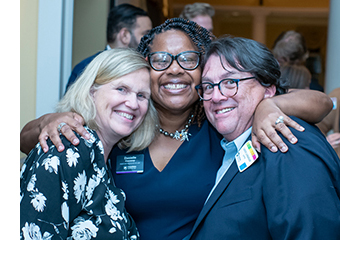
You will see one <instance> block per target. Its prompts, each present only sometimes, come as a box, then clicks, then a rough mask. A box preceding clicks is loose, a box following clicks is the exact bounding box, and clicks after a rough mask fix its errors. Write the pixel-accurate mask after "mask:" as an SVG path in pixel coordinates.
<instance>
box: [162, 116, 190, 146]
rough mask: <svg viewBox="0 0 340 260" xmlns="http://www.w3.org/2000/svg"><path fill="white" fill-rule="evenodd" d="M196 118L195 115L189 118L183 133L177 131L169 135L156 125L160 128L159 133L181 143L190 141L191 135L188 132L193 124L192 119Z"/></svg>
mask: <svg viewBox="0 0 340 260" xmlns="http://www.w3.org/2000/svg"><path fill="white" fill-rule="evenodd" d="M193 117H194V115H193V114H191V115H190V116H189V119H188V121H187V122H186V124H185V126H184V128H183V129H182V130H181V131H178V130H176V132H175V133H169V132H168V131H165V130H164V129H163V128H161V127H159V126H158V125H156V126H157V127H159V132H160V133H161V134H163V135H165V136H169V137H170V138H172V139H176V140H179V141H182V142H183V141H185V140H187V141H189V135H191V134H190V133H189V132H188V131H189V126H190V125H191V123H192V118H193Z"/></svg>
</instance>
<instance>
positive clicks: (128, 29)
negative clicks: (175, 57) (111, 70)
mask: <svg viewBox="0 0 340 260" xmlns="http://www.w3.org/2000/svg"><path fill="white" fill-rule="evenodd" d="M151 29H152V22H151V20H150V18H149V16H148V14H147V12H145V11H144V10H143V9H141V8H139V7H136V6H133V5H130V4H121V5H118V6H116V7H113V8H112V9H111V10H110V13H109V16H108V19H107V27H106V41H107V45H106V47H105V50H110V49H113V48H133V49H136V48H137V46H138V44H139V42H140V39H141V38H142V36H144V35H145V34H147V33H148V32H149V31H150V30H151ZM101 52H102V51H99V52H97V53H96V54H94V55H92V56H90V57H88V58H86V59H84V60H82V61H81V62H79V63H78V64H77V65H76V66H75V67H74V68H73V70H72V73H71V75H70V77H69V80H68V82H67V85H66V91H67V90H68V88H69V86H70V85H72V83H73V82H75V80H76V79H77V78H78V77H79V75H80V74H81V73H82V72H83V71H84V69H85V67H86V66H87V65H88V64H89V63H90V62H91V61H92V60H93V59H94V58H95V57H97V55H99V53H101ZM66 91H65V93H66Z"/></svg>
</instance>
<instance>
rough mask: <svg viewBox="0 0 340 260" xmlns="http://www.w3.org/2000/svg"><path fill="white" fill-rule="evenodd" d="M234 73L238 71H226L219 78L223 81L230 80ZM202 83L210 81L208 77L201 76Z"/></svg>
mask: <svg viewBox="0 0 340 260" xmlns="http://www.w3.org/2000/svg"><path fill="white" fill-rule="evenodd" d="M236 73H238V71H226V72H225V73H223V74H222V76H221V78H223V79H225V78H230V77H232V76H233V75H235V74H236ZM202 81H210V80H209V76H203V77H202Z"/></svg>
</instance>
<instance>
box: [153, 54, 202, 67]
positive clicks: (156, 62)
mask: <svg viewBox="0 0 340 260" xmlns="http://www.w3.org/2000/svg"><path fill="white" fill-rule="evenodd" d="M200 56H201V53H200V52H198V51H183V52H181V53H178V54H177V55H172V54H170V53H168V52H164V51H157V52H152V53H150V54H149V55H148V60H149V63H150V66H151V67H152V68H153V69H154V70H157V71H162V70H166V69H167V68H169V67H170V65H171V64H172V62H173V61H174V60H176V61H177V63H178V65H179V66H180V67H181V68H182V69H185V70H194V69H196V68H197V67H198V65H199V63H200Z"/></svg>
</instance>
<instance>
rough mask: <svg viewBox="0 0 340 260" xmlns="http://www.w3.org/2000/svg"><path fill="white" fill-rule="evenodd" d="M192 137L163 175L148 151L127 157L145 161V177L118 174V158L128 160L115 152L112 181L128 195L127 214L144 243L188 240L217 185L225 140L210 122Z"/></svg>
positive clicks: (191, 130)
mask: <svg viewBox="0 0 340 260" xmlns="http://www.w3.org/2000/svg"><path fill="white" fill-rule="evenodd" d="M189 133H190V134H191V136H189V142H188V141H184V142H183V144H182V145H181V146H180V147H179V149H178V150H177V152H176V153H175V154H174V155H173V157H172V158H171V160H170V161H169V163H168V164H167V166H166V167H165V168H164V169H163V171H161V172H159V171H158V170H157V169H156V168H155V167H154V165H153V163H152V161H151V158H150V154H149V149H145V150H143V151H141V152H138V153H136V152H134V153H129V154H128V155H129V156H132V155H136V154H143V155H144V172H143V173H120V174H117V173H116V163H117V160H116V158H117V156H119V155H127V154H126V153H125V152H124V151H122V150H120V149H119V148H115V149H113V151H112V153H111V155H110V159H111V166H112V173H113V178H114V180H115V183H116V185H117V187H119V188H121V189H122V190H123V191H124V192H125V194H126V209H127V211H128V212H129V213H130V214H131V216H132V217H133V219H134V220H135V222H136V225H137V228H138V230H139V233H140V238H141V239H153V240H155V239H183V238H184V237H185V236H187V235H188V234H189V233H190V231H191V229H192V228H193V225H194V223H195V220H196V218H197V217H198V215H199V213H200V211H201V209H202V207H203V205H204V202H205V200H206V198H207V196H208V194H209V192H210V190H211V188H212V187H213V185H214V183H215V177H216V172H217V170H218V169H219V167H220V166H221V164H222V158H223V154H224V151H223V149H222V148H221V146H220V140H221V139H222V137H221V136H220V135H219V134H218V133H217V131H216V130H215V129H214V128H213V127H212V126H211V125H210V123H208V121H205V122H204V123H203V125H202V127H201V128H199V127H198V126H197V125H196V124H195V125H191V126H190V128H189ZM118 164H119V162H118ZM118 171H119V170H118Z"/></svg>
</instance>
